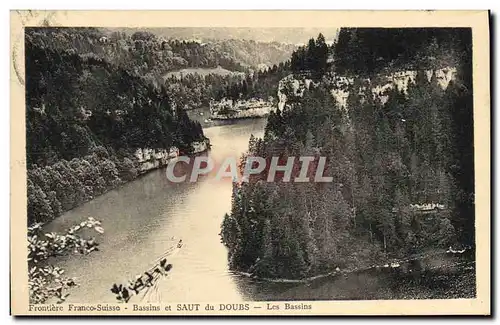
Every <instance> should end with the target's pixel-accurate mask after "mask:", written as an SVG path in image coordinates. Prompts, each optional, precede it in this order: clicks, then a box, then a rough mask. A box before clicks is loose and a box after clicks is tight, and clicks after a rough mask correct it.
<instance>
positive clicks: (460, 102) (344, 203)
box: [221, 29, 474, 279]
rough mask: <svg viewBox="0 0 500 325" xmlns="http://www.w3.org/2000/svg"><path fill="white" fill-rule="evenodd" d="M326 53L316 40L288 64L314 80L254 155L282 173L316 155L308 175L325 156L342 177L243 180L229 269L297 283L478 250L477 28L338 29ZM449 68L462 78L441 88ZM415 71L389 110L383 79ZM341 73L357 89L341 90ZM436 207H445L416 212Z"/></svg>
mask: <svg viewBox="0 0 500 325" xmlns="http://www.w3.org/2000/svg"><path fill="white" fill-rule="evenodd" d="M380 33H383V37H381V36H380ZM404 40H406V41H404ZM322 44H323V41H322V37H319V38H318V39H317V40H315V41H314V40H313V41H312V42H310V43H309V44H308V46H306V47H304V48H301V49H299V50H298V51H297V52H296V53H294V54H293V55H292V69H293V71H294V72H295V74H296V75H302V77H298V78H303V75H304V74H305V75H306V76H309V77H312V78H314V79H315V80H317V82H315V83H314V82H313V83H310V86H309V88H308V89H306V90H305V91H304V93H303V95H302V96H299V95H297V94H296V93H295V92H289V93H288V94H286V97H287V102H286V106H285V108H284V109H283V110H282V111H281V110H278V111H277V113H276V114H271V115H270V116H269V119H268V124H267V127H266V132H265V136H264V138H263V139H255V138H252V139H251V140H250V144H249V151H248V153H247V155H248V156H261V157H265V158H266V159H267V160H268V161H269V160H270V157H272V156H276V155H278V156H280V158H281V161H282V164H284V163H285V162H286V159H287V157H291V156H312V157H315V160H314V162H313V163H312V166H311V170H314V167H315V166H317V164H318V160H319V157H321V156H323V157H327V163H326V174H327V175H329V176H332V177H333V179H334V180H333V182H332V183H313V182H310V183H294V182H283V181H278V182H274V183H268V182H266V179H267V170H265V171H264V172H262V174H260V175H256V176H254V177H252V178H251V179H250V181H249V182H248V183H241V184H237V183H235V185H234V186H235V187H234V193H233V203H232V210H231V213H230V214H229V215H226V217H225V219H224V222H223V224H222V232H221V236H222V240H223V242H224V243H225V245H226V246H227V247H228V248H229V262H230V267H231V269H233V270H238V271H243V272H249V273H251V274H253V275H257V276H261V277H268V278H291V279H298V278H304V277H307V276H311V275H317V274H320V273H324V272H329V271H331V270H333V269H335V268H337V267H339V268H340V269H344V268H353V267H359V266H366V265H373V264H377V263H380V262H382V261H387V260H390V259H397V258H403V257H407V256H412V255H414V254H418V253H423V252H426V251H429V250H435V249H443V248H447V247H448V246H449V245H456V244H462V245H473V244H474V166H473V118H472V112H473V106H472V103H473V102H472V93H473V92H472V79H471V75H472V65H471V62H472V52H471V46H470V44H471V31H470V30H469V29H454V30H451V29H449V30H448V29H441V30H440V31H436V30H432V29H429V30H428V29H419V30H406V29H384V30H382V29H341V31H340V36H339V39H338V42H337V43H336V44H335V45H334V46H333V49H332V48H330V49H328V53H327V54H328V55H325V52H324V49H325V47H324V46H323V45H322ZM433 44H437V46H439V47H440V51H436V52H432V51H433V47H432V46H431V47H429V45H433ZM318 49H319V51H318ZM410 49H414V52H412V53H409V52H408V51H409V50H410ZM332 50H333V52H332ZM315 53H317V54H315ZM374 53H376V55H374ZM438 54H441V55H440V56H439V57H438ZM329 56H330V57H332V58H333V60H331V61H330V62H328V61H329V60H328V57H329ZM373 58H374V60H373ZM450 66H451V67H456V69H457V76H456V78H455V79H454V80H452V81H451V82H450V83H449V84H448V85H447V87H444V88H443V87H441V86H440V85H439V84H438V81H437V79H436V73H431V75H430V76H429V75H428V74H427V72H426V71H427V70H431V71H433V70H435V69H438V68H442V67H450ZM409 68H411V69H413V70H417V73H416V77H415V78H414V80H411V81H410V82H409V84H408V87H407V89H406V90H405V91H403V90H402V89H398V88H389V89H387V90H386V92H385V93H384V96H387V98H386V100H384V101H383V102H382V101H381V96H380V94H377V93H374V92H373V91H372V90H373V89H375V88H376V87H378V86H380V85H379V81H378V80H381V79H383V78H381V74H383V73H387V72H388V71H391V72H394V71H406V70H408V69H409ZM342 73H345V74H347V75H348V76H349V77H350V78H352V79H353V82H352V83H346V84H344V85H342V86H339V84H338V83H337V82H334V80H335V78H332V77H331V76H332V75H333V76H337V77H338V76H339V75H341V74H342ZM338 87H343V88H346V89H347V93H348V98H347V102H346V105H345V106H343V105H340V104H339V103H338V102H337V101H336V100H335V99H334V97H333V96H332V91H335V90H336V89H338ZM298 173H299V166H298V165H297V166H296V168H294V170H293V175H295V176H297V175H298ZM292 179H293V177H292ZM311 179H312V178H311ZM431 203H432V204H434V206H439V208H435V209H434V210H433V211H431V212H430V213H428V211H423V210H422V209H420V208H419V207H421V206H425V205H426V204H428V205H430V204H431Z"/></svg>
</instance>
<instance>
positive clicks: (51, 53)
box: [25, 28, 208, 223]
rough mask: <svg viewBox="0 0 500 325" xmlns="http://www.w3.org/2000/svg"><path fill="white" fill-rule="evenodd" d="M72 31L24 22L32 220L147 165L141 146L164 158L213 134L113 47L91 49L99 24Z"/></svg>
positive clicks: (131, 176) (92, 194)
mask: <svg viewBox="0 0 500 325" xmlns="http://www.w3.org/2000/svg"><path fill="white" fill-rule="evenodd" d="M73 31H74V29H39V28H35V29H32V28H27V29H26V40H25V48H26V62H25V63H26V141H27V147H26V159H27V167H28V222H29V223H33V222H46V221H49V220H51V219H53V218H55V217H57V216H58V215H60V214H61V213H62V212H63V211H66V210H68V209H71V208H73V207H75V206H77V205H79V204H81V203H82V202H85V201H88V200H90V199H92V198H94V197H96V196H98V195H100V194H102V193H104V192H105V191H107V190H109V189H111V188H114V187H115V186H117V185H118V184H121V183H123V182H125V181H128V180H131V179H134V178H135V177H136V176H137V175H138V173H140V172H141V171H143V170H144V168H143V166H142V165H141V163H142V161H141V159H144V155H142V154H141V157H140V158H139V156H138V154H137V151H138V150H142V149H144V150H145V151H146V149H147V150H149V151H153V152H154V151H155V149H156V152H157V153H158V152H159V153H160V156H159V157H157V156H158V154H156V155H154V156H153V157H152V158H151V157H149V156H147V157H148V159H149V160H151V159H156V158H158V159H163V158H164V157H163V154H164V153H165V152H168V151H169V150H170V149H172V148H175V150H176V151H177V152H178V151H181V152H186V153H190V152H193V151H197V150H198V148H200V147H203V145H205V147H206V144H207V141H208V140H207V139H206V138H205V137H204V135H203V131H202V128H201V126H200V124H199V123H195V122H193V121H191V120H190V119H189V118H188V116H187V114H186V112H185V111H184V110H182V109H179V108H177V109H176V108H174V107H173V105H171V101H170V94H169V93H168V92H167V90H166V89H165V87H157V86H155V85H153V84H152V83H151V82H149V81H148V79H147V78H145V77H144V76H142V75H141V73H142V72H141V71H139V72H137V73H133V72H130V71H129V70H127V69H125V68H123V66H121V65H118V64H116V61H117V60H116V57H115V56H114V54H113V53H114V52H102V53H101V54H100V55H93V54H89V53H90V52H92V51H94V49H93V48H89V46H90V47H91V46H92V44H93V42H95V41H96V37H97V36H99V35H100V34H98V32H97V31H95V30H94V29H82V30H79V31H78V32H74V33H73ZM85 33H88V35H87V36H85V37H84V36H82V35H85ZM95 33H97V34H95ZM47 34H50V36H47ZM68 39H71V40H72V41H73V42H74V43H67V42H68ZM97 40H98V38H97ZM71 46H74V47H71ZM200 143H201V144H203V145H201V146H200ZM162 161H163V160H162ZM157 165H159V164H156V163H154V162H153V163H152V165H151V166H153V167H154V166H157ZM146 169H148V168H147V167H146Z"/></svg>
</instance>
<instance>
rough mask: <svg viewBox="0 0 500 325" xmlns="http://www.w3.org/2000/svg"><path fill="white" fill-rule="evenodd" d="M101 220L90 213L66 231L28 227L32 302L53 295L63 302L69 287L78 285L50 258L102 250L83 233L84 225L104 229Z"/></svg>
mask: <svg viewBox="0 0 500 325" xmlns="http://www.w3.org/2000/svg"><path fill="white" fill-rule="evenodd" d="M100 225H101V223H100V221H98V220H95V219H94V218H92V217H90V218H88V219H87V220H85V221H82V222H81V223H80V224H78V225H76V226H73V227H71V228H69V229H68V230H67V231H66V232H65V233H63V234H59V233H55V232H49V233H44V232H43V230H42V224H41V223H36V224H34V225H32V226H30V227H28V269H29V271H28V288H29V295H30V303H32V304H42V303H46V302H47V301H49V299H53V298H55V299H57V302H58V303H62V302H64V301H65V300H66V298H67V297H68V295H69V293H68V289H70V288H72V287H75V286H77V285H78V284H77V283H76V282H75V281H74V279H71V278H67V277H65V276H64V270H63V269H61V268H60V267H58V266H55V265H53V264H51V263H50V258H52V257H57V256H61V255H67V254H70V253H74V254H89V253H91V252H94V251H97V250H98V243H97V242H96V241H95V239H94V238H90V239H87V238H84V237H82V236H81V235H80V234H79V233H81V232H82V231H83V229H93V230H95V231H96V232H98V233H103V232H104V229H103V228H102V227H101V226H100Z"/></svg>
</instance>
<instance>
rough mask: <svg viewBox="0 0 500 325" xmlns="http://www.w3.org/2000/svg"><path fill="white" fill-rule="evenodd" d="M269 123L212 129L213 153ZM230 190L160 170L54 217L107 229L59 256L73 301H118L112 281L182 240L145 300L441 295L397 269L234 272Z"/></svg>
mask: <svg viewBox="0 0 500 325" xmlns="http://www.w3.org/2000/svg"><path fill="white" fill-rule="evenodd" d="M264 127H265V119H248V120H240V121H237V122H233V123H232V124H226V125H220V126H214V127H210V128H206V129H205V130H204V131H205V135H206V136H207V137H209V138H210V140H211V143H212V145H213V148H212V149H211V150H210V151H209V152H208V153H207V154H208V155H209V156H210V157H211V158H212V159H213V160H214V161H216V162H220V161H222V159H223V158H225V157H228V156H230V157H239V156H240V155H241V154H242V153H243V152H244V151H246V149H247V145H248V140H249V137H250V135H251V134H254V135H255V136H258V137H262V136H263V133H264ZM231 190H232V184H231V181H230V180H227V179H226V180H225V181H216V180H214V179H207V178H200V179H199V181H198V182H195V183H179V184H173V183H170V182H168V181H167V178H166V173H165V170H164V169H159V170H154V171H152V172H150V173H148V174H146V175H143V176H141V177H140V178H138V179H136V180H134V181H132V182H129V183H127V184H124V185H123V186H121V187H119V188H117V189H115V190H112V191H110V192H108V193H106V194H104V195H102V196H100V197H98V198H96V199H94V200H92V201H90V202H88V203H86V204H83V205H81V206H80V207H78V208H76V209H73V210H71V211H68V212H67V213H65V214H64V215H62V216H61V217H60V218H58V219H56V220H54V221H53V222H52V223H50V224H49V225H47V227H46V230H48V231H62V230H64V229H67V228H68V227H69V226H71V225H73V224H75V223H77V222H80V221H82V220H84V219H86V218H87V217H94V218H96V219H98V220H100V221H101V222H102V226H103V228H104V229H105V233H104V234H102V235H96V237H97V240H98V242H99V244H100V246H99V251H97V252H93V253H91V254H89V255H87V256H78V257H75V256H74V255H72V256H66V257H60V258H58V260H57V261H56V262H57V265H59V266H61V267H62V268H64V269H65V271H66V276H69V277H74V278H75V280H76V282H78V283H79V287H77V288H74V289H72V290H71V292H70V296H69V297H68V298H67V302H80V303H85V302H87V303H88V302H92V303H97V302H116V300H115V297H114V295H113V294H112V293H111V292H110V288H111V285H112V284H113V283H124V284H125V283H127V281H128V280H130V279H133V278H134V277H135V276H136V275H138V274H141V273H142V272H144V271H145V270H146V269H147V268H148V267H149V266H151V263H152V262H153V261H154V260H155V259H156V258H157V257H159V256H161V255H162V254H163V253H164V252H165V251H167V250H168V249H170V248H171V247H172V245H175V243H177V241H178V240H180V239H182V241H183V246H182V248H181V249H179V250H178V252H177V253H176V254H175V255H174V256H173V257H171V258H169V263H172V264H173V269H172V270H171V272H170V273H169V276H168V277H167V278H165V279H162V281H161V282H160V283H159V285H158V286H157V287H155V289H154V292H152V293H151V294H149V295H148V296H147V298H146V300H147V301H143V302H196V301H198V302H199V301H221V302H223V301H227V302H238V301H245V300H293V299H301V300H319V299H377V298H378V299H380V298H385V299H391V298H405V295H406V294H407V291H408V290H410V291H411V290H413V291H415V292H416V293H415V294H412V295H411V297H418V296H419V295H423V296H425V297H429V295H434V296H435V297H441V296H440V295H439V292H438V291H439V290H438V291H436V290H435V289H433V288H434V287H435V286H436V283H435V281H431V283H429V284H426V282H425V281H423V282H422V279H421V278H420V277H419V278H418V279H416V278H415V277H413V278H409V279H406V278H405V280H404V281H403V282H404V283H406V287H405V286H402V285H401V282H400V280H401V279H399V280H398V281H393V280H394V277H393V275H390V274H380V273H378V274H371V273H369V272H368V273H367V272H365V273H362V274H353V275H350V276H348V277H345V276H340V277H339V276H337V277H333V278H332V277H330V278H324V279H321V280H318V281H314V282H310V283H307V284H290V283H269V282H265V281H258V280H255V279H249V278H246V277H244V276H239V275H236V274H233V273H232V272H231V271H230V270H229V269H228V266H227V264H228V263H227V251H226V248H225V247H224V246H223V244H222V243H221V242H220V237H219V232H220V225H221V222H222V219H223V216H224V214H225V213H227V212H229V211H230V209H231ZM469 270H473V269H469ZM471 272H472V271H471ZM468 273H470V272H468ZM460 274H463V272H461V273H460ZM455 278H456V277H455ZM455 278H453V279H455ZM453 279H452V280H453ZM455 280H456V279H455ZM455 280H453V281H455ZM446 281H449V279H448V280H446V279H445V282H446ZM391 283H392V284H391ZM441 286H442V284H441ZM446 287H447V285H446V283H445V285H444V289H443V290H444V293H448V292H449V290H447V289H446ZM402 288H405V289H404V290H403V289H402Z"/></svg>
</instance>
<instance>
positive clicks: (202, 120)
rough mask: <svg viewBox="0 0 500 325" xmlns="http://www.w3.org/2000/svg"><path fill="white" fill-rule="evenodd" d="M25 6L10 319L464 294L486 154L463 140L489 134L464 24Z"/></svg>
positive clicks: (473, 289) (15, 65) (473, 257)
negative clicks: (238, 19)
mask: <svg viewBox="0 0 500 325" xmlns="http://www.w3.org/2000/svg"><path fill="white" fill-rule="evenodd" d="M186 14H188V13H186ZM232 14H233V15H238V13H232ZM345 14H346V15H347V14H348V13H347V12H346V13H345ZM479 14H480V16H481V17H482V18H484V22H485V24H486V26H487V24H488V22H487V20H488V15H487V13H485V12H479ZM20 15H21V17H24V18H26V17H28V18H29V17H30V15H37V13H36V12H34V13H31V12H24V13H20ZM130 15H133V13H130ZM36 17H37V19H38V24H37V25H36V26H25V27H23V33H22V38H20V41H19V42H18V43H15V44H14V46H13V52H14V54H13V59H12V60H13V62H12V69H11V70H12V76H13V77H12V78H14V79H15V81H16V82H17V83H18V84H19V87H22V91H23V92H22V97H23V98H21V100H22V102H24V107H22V106H21V107H17V108H16V110H19V109H20V110H21V112H22V113H19V116H20V119H19V120H18V121H17V122H15V121H14V120H11V121H12V122H11V123H21V124H20V125H21V126H20V129H19V130H22V131H20V132H22V133H21V135H20V136H21V137H22V136H23V134H24V136H25V139H24V140H22V141H23V143H24V144H25V145H24V146H23V149H22V150H23V153H22V154H23V155H24V157H23V159H24V160H23V163H22V169H21V170H22V173H21V176H22V177H20V178H18V179H17V180H18V181H16V178H15V177H14V178H13V181H14V182H19V184H18V185H13V186H14V187H15V186H19V188H23V187H24V188H23V191H22V192H17V193H22V197H20V196H17V198H18V199H19V201H20V202H22V203H20V205H21V207H20V208H19V209H20V210H17V211H25V215H22V214H15V213H14V210H13V212H12V214H11V220H12V222H13V227H14V226H15V227H17V225H24V226H23V227H24V228H23V230H22V231H21V232H17V233H18V234H19V233H20V234H23V235H22V236H25V239H24V238H23V239H21V238H20V237H12V238H11V240H12V248H11V249H12V250H17V249H19V251H18V252H20V253H17V258H21V257H22V259H23V261H22V263H24V265H25V266H24V267H25V272H27V274H25V275H23V276H19V278H22V279H26V280H27V283H25V284H24V287H23V288H24V290H23V293H22V294H23V295H25V296H26V297H25V298H23V299H25V300H23V301H26V302H27V305H26V306H27V307H26V310H25V312H27V313H29V314H35V315H36V314H37V313H49V314H51V313H53V314H57V313H61V314H70V315H71V314H75V315H77V314H84V313H88V312H90V313H93V314H102V315H104V314H108V313H109V314H113V313H115V312H120V313H124V314H132V315H133V314H134V313H137V315H140V314H144V313H149V314H158V315H160V314H161V315H168V314H169V313H171V314H177V315H179V314H184V315H202V314H203V315H206V314H210V313H213V314H217V315H220V314H224V313H230V314H234V315H246V314H270V313H274V312H276V313H278V314H285V315H286V314H288V313H293V314H297V313H298V314H300V313H304V314H307V313H310V314H314V313H329V312H328V311H325V310H328V309H327V308H326V307H322V308H323V309H322V311H321V312H320V311H319V309H317V310H315V304H316V303H324V302H339V301H353V303H356V302H363V301H365V302H366V301H406V302H407V303H411V302H412V301H415V302H416V303H418V302H419V301H427V300H433V299H436V300H437V299H439V300H450V301H455V300H457V299H458V300H463V301H468V300H471V301H472V300H478V297H479V296H478V285H479V281H480V279H479V276H478V274H479V273H478V269H479V266H478V260H477V256H478V254H479V252H478V251H479V248H480V247H481V250H483V252H484V253H487V254H486V255H483V256H486V258H487V259H488V260H487V261H486V264H482V265H483V266H482V267H483V269H484V268H486V269H488V270H489V256H490V255H489V249H490V248H489V242H484V241H482V242H481V244H479V243H478V240H486V241H488V240H489V232H490V231H489V228H487V227H489V226H488V225H489V218H490V216H489V184H487V185H488V187H487V190H486V191H487V192H486V193H485V192H484V189H486V187H484V186H480V184H479V183H478V179H477V178H476V175H477V173H478V172H481V171H485V170H489V151H488V152H487V153H486V156H485V155H484V153H483V156H481V157H483V158H484V157H487V159H486V160H488V161H486V160H484V159H482V160H481V163H482V164H481V165H478V153H477V150H478V148H477V146H475V141H476V143H477V140H478V139H477V133H475V132H477V125H478V124H477V123H478V121H479V119H481V121H483V122H484V121H485V120H484V116H485V115H484V114H486V115H487V120H486V121H485V122H486V124H488V125H485V127H486V129H484V130H488V131H487V136H488V137H489V115H488V114H489V110H490V108H489V99H487V100H486V102H485V101H484V100H483V102H482V105H481V106H480V107H479V106H478V105H477V103H478V100H477V98H476V96H477V91H478V89H479V88H477V85H478V83H477V81H476V80H475V79H474V78H475V75H476V74H477V73H478V71H475V69H482V67H484V65H483V66H479V65H476V62H477V61H476V58H477V56H476V52H475V51H477V50H478V49H476V48H475V46H476V44H477V43H473V35H474V39H476V35H477V34H474V33H475V30H474V28H473V27H471V26H469V25H471V24H470V23H467V21H466V20H465V21H464V24H463V26H465V27H457V26H450V27H448V26H445V25H444V26H442V27H435V25H433V26H432V27H425V22H424V23H423V24H422V25H421V26H419V27H415V26H399V27H395V26H383V25H382V24H381V23H379V24H378V25H381V27H376V26H377V24H374V26H373V27H372V26H370V27H366V26H365V25H363V24H360V25H359V26H352V25H351V24H348V25H346V26H344V25H338V26H336V25H333V26H332V25H331V24H329V25H325V26H326V27H317V26H315V25H311V26H309V25H304V26H303V27H295V26H294V27H267V26H266V25H265V24H264V25H263V26H262V27H260V26H252V27H237V26H236V27H233V26H229V27H218V26H217V27H211V26H207V27H185V25H184V26H173V27H172V26H170V25H169V23H168V21H165V23H164V26H163V27H162V25H161V24H160V25H159V26H154V27H150V26H144V27H141V26H135V25H134V26H133V27H131V25H130V24H126V23H125V22H124V23H123V27H120V26H116V25H115V24H113V26H106V25H103V26H95V24H93V23H90V21H89V25H88V26H82V25H77V26H67V25H65V24H58V23H57V19H56V18H54V17H53V16H51V15H50V14H47V13H44V14H40V15H39V16H36ZM26 19H27V18H26ZM358 21H359V20H358ZM379 22H380V20H379ZM257 24H258V23H257ZM486 32H487V30H486ZM483 37H484V38H485V40H486V43H485V46H486V47H485V48H484V49H483V50H484V51H485V52H489V49H488V43H487V40H488V35H483ZM473 44H474V46H473ZM473 53H474V55H473ZM481 73H486V74H487V75H488V74H489V70H487V71H484V70H483V71H481ZM487 80H488V79H487ZM486 85H487V86H488V87H489V82H488V83H487V84H486ZM486 94H489V92H488V90H487V89H486ZM479 110H480V111H481V112H482V113H480V114H482V115H480V116H479V115H477V114H478V113H477V112H478V111H479ZM478 116H479V117H478ZM481 116H482V117H481ZM13 118H14V117H13ZM475 122H476V124H475ZM18 140H19V139H18ZM12 141H14V140H12ZM488 141H489V140H488ZM24 148H25V149H24ZM486 149H487V150H489V146H487V148H486ZM485 164H486V165H485ZM485 166H486V167H485ZM20 168H21V167H20ZM483 181H484V178H483ZM487 181H489V176H488V180H487ZM479 188H482V189H483V192H481V193H482V194H481V195H478V192H477V191H478V190H479ZM13 191H14V188H13ZM478 197H481V198H485V197H487V200H488V201H484V200H483V201H480V202H481V203H482V204H481V205H482V207H479V206H478V202H479V201H478ZM485 202H487V204H484V203H485ZM479 208H481V210H478V209H479ZM478 211H482V212H481V213H478ZM14 219H15V220H16V221H14ZM480 220H483V222H482V223H481V225H482V226H484V225H486V226H485V227H486V229H484V228H483V229H482V230H481V232H480V231H479V228H478V227H479V226H478V224H480V223H479V222H480ZM16 229H17V228H16ZM481 237H482V238H481ZM21 246H23V247H21ZM24 246H27V250H26V249H25V248H24ZM484 250H487V251H484ZM21 255H22V256H21ZM488 270H486V272H487V271H488ZM482 274H483V275H484V274H485V273H484V272H483V273H482ZM16 277H17V275H16V273H11V281H14V278H16ZM484 281H485V282H484V283H486V284H485V286H487V287H489V278H487V279H484ZM16 288H18V287H17V286H13V287H12V290H16ZM19 296H20V294H19V293H17V294H16V297H18V298H19ZM483 298H484V296H483ZM486 298H487V299H489V297H486ZM481 301H483V303H484V300H481ZM487 303H488V305H489V300H488V301H487ZM387 306H389V305H387ZM318 308H319V307H318ZM371 308H376V307H373V305H372V307H371ZM481 310H486V313H488V312H489V307H488V308H487V309H484V308H483V309H481ZM331 313H333V311H332V312H331ZM419 313H425V310H421V311H419ZM433 313H434V314H435V313H439V310H437V311H434V312H433Z"/></svg>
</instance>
